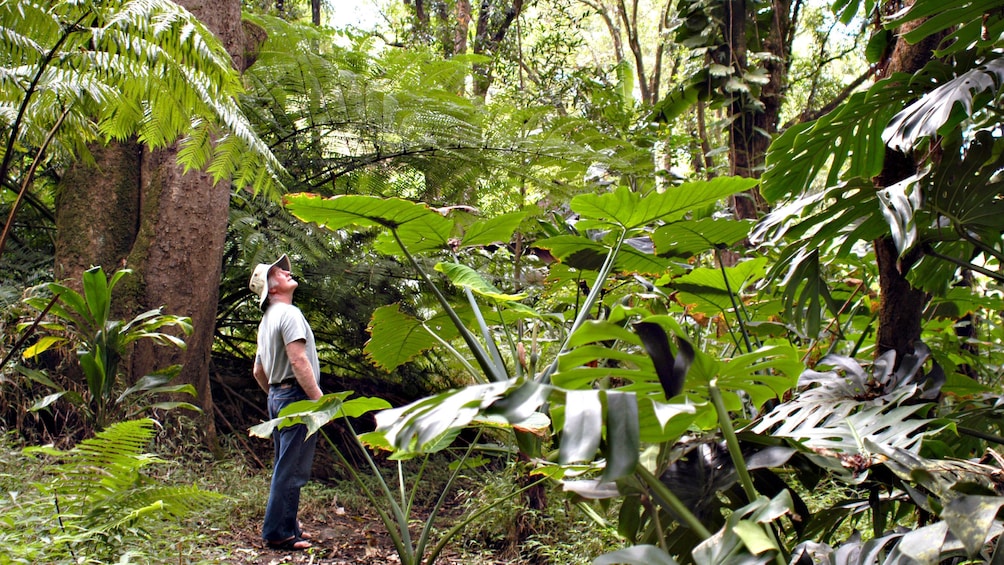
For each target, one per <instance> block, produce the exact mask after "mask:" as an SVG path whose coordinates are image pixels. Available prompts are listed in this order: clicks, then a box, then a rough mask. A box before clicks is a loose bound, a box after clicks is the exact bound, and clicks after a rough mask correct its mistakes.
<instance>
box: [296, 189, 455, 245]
mask: <svg viewBox="0 0 1004 565" xmlns="http://www.w3.org/2000/svg"><path fill="white" fill-rule="evenodd" d="M283 202H284V203H285V206H286V208H287V209H288V210H289V211H290V212H291V213H292V214H293V215H294V216H296V217H297V218H299V219H301V220H303V221H305V222H312V223H315V224H318V225H320V226H323V227H325V228H327V229H330V230H340V229H345V228H348V227H350V226H352V227H362V228H371V227H376V228H383V229H384V230H387V231H389V232H392V234H393V235H395V236H396V237H397V238H400V242H401V244H402V245H404V247H405V248H406V249H407V250H408V251H409V252H411V253H419V252H422V251H429V250H433V249H442V248H444V247H445V246H446V242H447V239H448V238H449V237H450V234H451V232H452V231H453V222H452V221H451V220H449V219H447V218H445V217H443V215H442V214H439V213H438V212H436V211H434V210H432V209H431V208H429V207H428V206H426V205H424V204H417V203H415V202H411V201H408V200H403V199H400V198H380V197H376V196H360V195H339V196H334V197H331V198H322V197H320V196H318V195H315V194H308V193H298V194H290V195H287V196H286V197H285V198H284V199H283ZM390 236H391V234H389V233H387V232H384V233H381V238H382V239H381V240H380V243H378V244H377V245H378V248H379V249H380V250H381V251H383V252H385V253H392V254H396V253H399V250H400V245H398V243H397V241H396V240H395V239H394V238H393V237H390Z"/></svg>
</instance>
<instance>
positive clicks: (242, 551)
mask: <svg viewBox="0 0 1004 565" xmlns="http://www.w3.org/2000/svg"><path fill="white" fill-rule="evenodd" d="M303 529H304V531H306V532H309V533H311V534H312V535H313V539H312V540H311V542H312V543H313V544H314V547H313V548H311V549H309V550H307V551H288V550H287V551H276V550H273V549H269V548H267V547H266V546H265V544H264V542H262V540H261V539H260V537H259V535H260V533H259V531H258V530H257V524H248V527H247V529H246V530H242V531H238V532H233V534H235V535H236V536H237V540H236V543H235V540H233V539H228V540H223V539H221V540H220V543H221V545H224V544H228V545H230V546H231V547H233V550H232V552H231V555H232V558H233V560H232V561H227V562H228V563H235V564H248V565H251V564H253V565H278V564H280V563H310V564H318V565H320V564H324V565H385V564H387V565H393V564H396V563H401V559H400V558H399V557H398V555H397V552H396V551H395V549H394V544H393V542H392V540H391V539H390V537H389V536H388V535H387V533H386V531H385V530H384V528H383V524H382V523H381V522H380V519H379V517H378V516H375V515H373V516H366V515H363V516H351V515H348V514H341V515H335V516H329V517H326V518H325V521H324V522H319V521H311V520H307V519H305V520H304V524H303ZM436 563H437V564H439V565H461V564H463V565H477V564H491V563H504V562H502V561H498V562H496V561H491V560H488V561H483V560H478V561H472V558H471V557H470V556H466V557H461V556H459V555H458V554H457V553H456V552H453V551H449V550H447V552H446V553H445V554H444V555H443V556H442V557H440V559H439V560H437V561H436Z"/></svg>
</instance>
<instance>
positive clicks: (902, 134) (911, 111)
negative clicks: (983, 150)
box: [882, 58, 1004, 152]
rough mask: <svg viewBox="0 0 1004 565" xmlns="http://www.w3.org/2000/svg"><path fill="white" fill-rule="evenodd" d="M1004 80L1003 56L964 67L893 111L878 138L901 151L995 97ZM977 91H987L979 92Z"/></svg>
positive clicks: (971, 112)
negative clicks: (965, 68)
mask: <svg viewBox="0 0 1004 565" xmlns="http://www.w3.org/2000/svg"><path fill="white" fill-rule="evenodd" d="M1002 83H1004V58H996V59H992V60H990V61H987V62H986V63H984V64H982V65H980V66H979V67H977V68H975V69H972V70H969V71H966V72H964V73H962V74H961V75H959V76H957V77H955V78H953V79H951V80H949V81H948V82H946V83H944V84H942V85H940V86H938V87H937V88H935V89H934V90H932V91H930V92H928V93H926V94H924V96H923V97H921V99H920V100H918V101H916V102H914V103H913V104H911V105H910V106H907V107H906V108H905V109H904V110H902V111H901V112H899V113H898V114H896V115H895V116H894V117H893V118H892V120H891V121H890V122H889V125H888V126H887V127H886V128H885V131H884V132H883V133H882V139H883V140H884V141H885V142H886V144H888V145H889V147H892V148H893V149H898V150H900V151H903V152H907V151H910V150H911V149H912V148H913V147H914V146H915V145H916V144H917V142H918V141H919V140H920V139H921V138H926V137H933V136H935V135H937V134H939V133H941V134H943V133H945V132H946V131H947V130H948V129H950V128H954V127H956V126H957V125H959V123H960V122H962V121H963V120H965V119H967V118H969V117H970V116H972V115H973V114H974V113H975V112H976V111H977V110H979V109H981V108H983V107H986V106H987V105H989V104H992V103H993V101H994V100H996V99H997V98H998V94H999V92H1000V89H1001V84H1002ZM981 94H989V95H986V96H980V95H981Z"/></svg>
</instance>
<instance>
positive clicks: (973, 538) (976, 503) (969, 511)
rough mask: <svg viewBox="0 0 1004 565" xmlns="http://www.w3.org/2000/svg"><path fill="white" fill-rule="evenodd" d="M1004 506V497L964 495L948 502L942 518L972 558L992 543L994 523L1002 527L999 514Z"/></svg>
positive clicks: (942, 512)
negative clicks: (991, 532)
mask: <svg viewBox="0 0 1004 565" xmlns="http://www.w3.org/2000/svg"><path fill="white" fill-rule="evenodd" d="M1001 506H1004V497H1000V496H977V495H965V494H964V495H962V496H959V497H958V498H953V499H952V500H949V501H948V504H946V505H945V507H944V509H943V510H942V511H941V518H942V519H943V520H945V522H947V523H948V529H949V530H950V531H951V532H952V533H953V534H955V536H956V537H958V538H959V540H961V541H962V543H963V545H965V547H966V552H967V553H968V554H969V556H970V557H973V556H975V555H976V553H977V552H978V551H979V550H980V549H982V548H983V546H984V545H985V544H986V543H987V542H989V541H990V537H991V536H990V531H991V527H992V526H993V525H994V523H997V524H998V526H999V525H1000V522H999V520H998V519H997V513H998V512H999V511H1000V508H1001Z"/></svg>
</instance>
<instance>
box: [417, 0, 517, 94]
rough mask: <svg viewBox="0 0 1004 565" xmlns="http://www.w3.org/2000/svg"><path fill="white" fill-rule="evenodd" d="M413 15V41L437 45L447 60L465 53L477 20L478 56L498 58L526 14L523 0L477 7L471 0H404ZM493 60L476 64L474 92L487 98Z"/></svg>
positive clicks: (486, 0)
mask: <svg viewBox="0 0 1004 565" xmlns="http://www.w3.org/2000/svg"><path fill="white" fill-rule="evenodd" d="M404 3H405V4H406V5H407V6H409V12H410V14H411V18H412V25H411V30H412V32H411V35H412V37H411V40H412V41H417V42H418V43H420V44H426V45H435V46H437V47H438V49H439V50H440V52H441V53H442V54H443V56H444V57H446V58H447V59H448V58H450V57H453V56H454V55H464V54H466V53H467V49H468V46H469V41H468V37H469V35H470V27H471V23H472V22H473V23H474V42H473V44H470V49H471V52H472V53H474V54H475V55H484V56H486V57H495V56H497V55H498V54H499V50H500V47H501V46H502V44H503V42H504V41H505V39H506V36H507V34H508V33H509V30H510V29H511V28H512V26H513V24H514V23H515V21H516V19H517V18H519V16H520V14H521V13H523V8H524V4H523V0H481V1H480V2H479V3H477V9H474V5H473V4H472V3H471V2H470V0H431V1H430V0H404ZM492 67H493V63H492V62H490V61H489V62H486V63H482V62H477V63H475V64H474V65H473V69H472V72H473V75H474V94H475V95H476V96H478V97H479V98H484V97H485V95H486V94H487V93H488V88H489V87H490V86H491V83H492V74H493V73H492Z"/></svg>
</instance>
